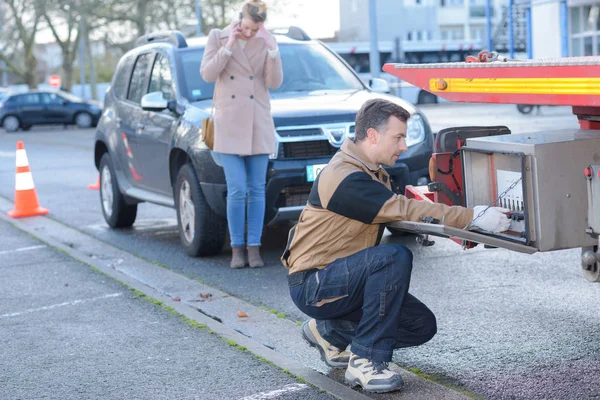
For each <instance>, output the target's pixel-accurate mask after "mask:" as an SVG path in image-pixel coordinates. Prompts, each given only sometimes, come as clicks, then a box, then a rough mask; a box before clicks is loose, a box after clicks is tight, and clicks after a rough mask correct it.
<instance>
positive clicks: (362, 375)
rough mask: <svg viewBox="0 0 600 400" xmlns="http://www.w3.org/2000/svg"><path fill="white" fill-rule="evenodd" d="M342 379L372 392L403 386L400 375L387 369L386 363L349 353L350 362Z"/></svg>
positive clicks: (387, 390)
mask: <svg viewBox="0 0 600 400" xmlns="http://www.w3.org/2000/svg"><path fill="white" fill-rule="evenodd" d="M344 379H345V381H346V383H347V384H349V385H350V386H351V387H355V386H361V387H362V388H363V390H365V391H367V392H373V393H387V392H393V391H394V390H399V389H401V388H402V386H404V380H403V379H402V377H401V376H400V375H399V374H397V373H395V372H392V371H390V370H389V369H388V363H385V362H373V361H371V360H368V359H366V358H360V357H359V356H357V355H355V354H352V353H350V362H349V363H348V369H346V374H345V375H344Z"/></svg>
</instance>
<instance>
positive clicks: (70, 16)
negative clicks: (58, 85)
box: [42, 0, 80, 91]
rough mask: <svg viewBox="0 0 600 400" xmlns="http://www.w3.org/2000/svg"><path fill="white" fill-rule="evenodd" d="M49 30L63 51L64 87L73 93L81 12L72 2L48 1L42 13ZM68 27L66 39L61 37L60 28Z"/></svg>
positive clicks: (62, 0) (61, 0)
mask: <svg viewBox="0 0 600 400" xmlns="http://www.w3.org/2000/svg"><path fill="white" fill-rule="evenodd" d="M42 14H43V17H44V20H45V22H46V24H47V26H48V29H50V31H51V32H52V36H54V40H56V43H57V44H58V45H59V46H60V49H61V51H62V70H63V79H62V81H63V87H64V89H65V90H67V91H71V87H72V85H73V62H74V61H75V56H76V54H77V44H78V41H79V34H80V32H79V29H78V24H79V18H80V11H79V10H78V9H77V8H76V7H75V5H74V4H73V2H72V1H64V0H47V1H46V2H45V4H44V8H43V11H42ZM59 25H62V26H63V27H66V29H65V32H66V37H64V35H63V37H61V35H60V34H59V32H58V29H57V28H58V26H59Z"/></svg>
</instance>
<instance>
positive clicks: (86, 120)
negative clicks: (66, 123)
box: [77, 114, 92, 128]
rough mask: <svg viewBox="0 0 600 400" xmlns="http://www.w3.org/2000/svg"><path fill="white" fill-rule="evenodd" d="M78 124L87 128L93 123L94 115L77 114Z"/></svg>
mask: <svg viewBox="0 0 600 400" xmlns="http://www.w3.org/2000/svg"><path fill="white" fill-rule="evenodd" d="M77 125H79V126H80V127H82V128H87V127H89V126H91V125H92V117H90V116H89V115H87V114H79V115H78V116H77Z"/></svg>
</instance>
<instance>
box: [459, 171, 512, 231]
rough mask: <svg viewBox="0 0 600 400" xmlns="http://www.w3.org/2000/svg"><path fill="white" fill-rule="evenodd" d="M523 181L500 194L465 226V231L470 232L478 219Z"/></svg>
mask: <svg viewBox="0 0 600 400" xmlns="http://www.w3.org/2000/svg"><path fill="white" fill-rule="evenodd" d="M522 180H523V177H520V178H519V179H517V180H516V181H514V182H513V183H511V184H510V186H509V187H508V188H507V189H506V190H505V191H504V192H502V193H500V195H498V197H496V199H495V200H494V201H492V202H491V203H490V204H489V205H488V206H487V207H486V208H485V209H484V210H483V211H481V212H480V213H479V214H478V215H477V216H476V217H475V218H473V220H472V221H471V222H469V224H468V225H467V226H465V228H464V229H465V230H469V228H471V226H472V225H473V222H475V221H477V219H479V218H480V217H482V216H483V214H485V212H486V211H487V210H489V209H490V208H492V207H493V206H494V204H496V203H497V202H498V201H500V199H502V197H504V195H505V194H507V193H508V192H510V191H511V190H513V189H514V188H515V186H517V183H519V182H521V181H522Z"/></svg>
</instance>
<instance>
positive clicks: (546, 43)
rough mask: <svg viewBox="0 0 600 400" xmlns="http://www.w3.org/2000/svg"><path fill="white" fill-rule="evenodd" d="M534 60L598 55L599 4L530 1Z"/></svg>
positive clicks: (591, 0) (587, 0) (570, 0)
mask: <svg viewBox="0 0 600 400" xmlns="http://www.w3.org/2000/svg"><path fill="white" fill-rule="evenodd" d="M531 10H532V12H531V16H532V18H531V19H532V26H531V30H532V42H533V46H532V47H533V57H534V58H554V57H567V56H570V57H580V56H600V18H599V14H600V1H598V0H568V1H566V2H565V1H550V2H549V1H548V0H534V1H533V2H532V3H531Z"/></svg>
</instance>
